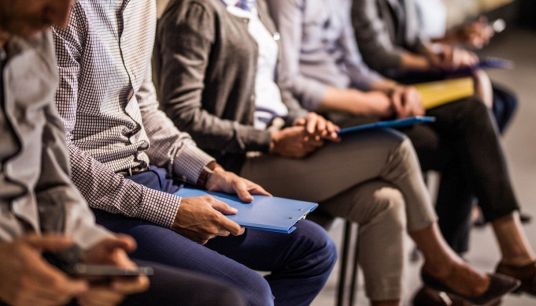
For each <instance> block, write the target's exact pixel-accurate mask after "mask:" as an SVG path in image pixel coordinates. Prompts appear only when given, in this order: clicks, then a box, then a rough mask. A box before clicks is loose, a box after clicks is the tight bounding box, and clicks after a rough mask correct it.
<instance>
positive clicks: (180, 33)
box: [155, 0, 515, 305]
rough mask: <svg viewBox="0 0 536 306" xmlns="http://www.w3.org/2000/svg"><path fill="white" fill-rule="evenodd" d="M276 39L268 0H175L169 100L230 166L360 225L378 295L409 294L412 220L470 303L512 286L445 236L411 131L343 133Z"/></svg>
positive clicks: (169, 109) (169, 108) (161, 50)
mask: <svg viewBox="0 0 536 306" xmlns="http://www.w3.org/2000/svg"><path fill="white" fill-rule="evenodd" d="M284 1H288V0H284ZM289 2H290V1H289ZM329 6H331V4H330V5H328V6H324V7H323V8H322V9H325V7H329ZM279 40H280V35H279V34H278V33H277V32H276V31H275V27H274V24H273V22H272V21H271V18H270V16H269V15H268V11H267V6H266V2H265V1H262V0H258V1H254V0H239V1H236V0H172V1H171V2H170V3H169V5H168V7H167V8H166V10H165V12H164V13H163V15H162V17H161V19H160V22H159V27H158V31H157V39H156V41H157V47H156V67H155V68H156V78H157V83H158V91H159V94H160V103H161V106H162V108H163V109H164V110H165V111H166V113H167V115H168V116H169V117H170V118H171V119H172V120H173V122H174V123H175V125H176V126H177V127H178V128H179V129H181V130H184V131H187V132H189V133H190V135H191V136H192V137H193V138H194V139H195V141H196V143H197V144H198V145H199V146H200V147H202V148H203V149H204V150H206V151H207V152H210V153H211V154H213V155H214V156H216V157H217V160H218V162H219V163H221V164H222V165H224V167H226V168H228V169H233V170H234V171H236V172H237V173H239V174H240V175H241V176H243V177H246V178H248V179H251V180H253V181H256V182H258V183H259V184H262V185H263V186H265V187H266V188H267V190H269V191H270V192H271V193H272V194H273V195H275V196H279V197H287V198H292V199H297V200H304V201H311V202H318V203H320V207H319V209H321V210H323V211H325V212H328V213H329V214H331V215H333V216H338V217H343V218H346V219H348V220H352V221H354V222H357V223H359V224H360V227H359V229H360V239H359V241H360V247H359V250H360V254H359V258H360V262H361V264H362V267H363V272H364V274H365V283H366V290H367V295H368V296H369V298H370V299H371V300H372V301H373V302H374V303H378V302H385V301H391V302H394V303H395V304H398V303H399V302H400V300H401V295H402V278H401V277H402V270H403V266H404V263H405V261H404V257H405V252H404V250H403V249H404V248H403V239H404V232H405V230H406V227H407V229H408V230H409V232H410V234H411V237H412V238H413V239H414V241H415V242H416V243H417V244H418V245H419V247H420V248H421V249H422V250H423V252H424V254H425V258H426V261H427V263H426V264H425V266H424V268H423V271H424V274H426V275H427V276H428V278H427V279H428V280H430V279H435V280H436V282H435V284H436V285H439V284H441V285H442V286H443V287H445V286H446V287H447V288H450V289H447V290H449V291H450V292H456V293H457V294H459V295H461V296H463V297H465V298H466V299H468V300H470V301H474V300H478V301H491V300H494V299H496V298H498V297H500V296H502V295H503V294H504V293H505V292H508V291H509V290H511V289H512V288H513V287H515V284H513V283H511V282H510V281H511V280H510V279H503V278H500V277H499V278H497V277H496V276H487V275H484V274H480V273H479V272H477V271H475V270H474V269H473V268H471V267H470V266H469V265H467V264H466V263H464V262H463V261H462V260H461V259H460V258H458V257H457V256H456V255H455V254H454V253H453V252H452V251H451V250H450V249H449V248H448V247H447V246H446V244H445V242H444V240H443V238H442V237H441V235H440V233H439V229H438V226H437V222H436V221H437V219H436V216H435V213H434V211H433V208H432V205H431V201H430V197H429V195H428V193H427V190H426V187H425V185H424V183H423V179H422V175H421V170H420V168H419V165H418V161H417V156H416V155H415V152H414V150H413V148H412V146H411V143H410V141H409V140H408V139H407V138H405V137H403V136H402V135H401V134H399V133H396V132H394V131H392V130H386V129H372V130H369V131H362V132H355V133H353V134H351V135H347V136H343V137H342V138H339V136H338V134H337V133H338V132H339V128H338V127H337V126H335V125H334V124H333V123H332V122H330V121H328V120H326V119H324V118H323V117H321V116H320V115H318V114H316V113H308V112H307V111H306V110H305V109H303V108H302V107H301V106H300V105H299V103H298V102H297V101H296V100H295V99H294V98H293V96H292V94H291V93H290V92H289V91H288V90H287V88H286V87H285V86H284V84H282V83H281V82H280V81H281V80H280V76H281V75H282V74H283V70H284V69H285V68H286V67H284V66H283V65H282V63H281V61H280V57H279V54H280V52H281V45H280V44H279V43H280V42H279ZM253 205H255V204H253ZM431 267H442V268H445V269H448V271H456V273H452V274H451V273H450V272H447V270H444V271H438V270H434V269H431ZM444 272H446V273H444ZM511 285H514V286H513V287H512V286H511ZM491 288H494V289H491ZM276 304H277V303H276ZM295 305H296V304H295ZM299 305H302V304H299ZM378 305H379V304H378Z"/></svg>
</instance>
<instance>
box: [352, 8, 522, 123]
mask: <svg viewBox="0 0 536 306" xmlns="http://www.w3.org/2000/svg"><path fill="white" fill-rule="evenodd" d="M419 2H420V1H418V0H404V1H399V0H395V1H386V0H353V6H352V22H353V26H354V33H355V37H356V39H357V44H358V45H359V49H360V51H361V53H362V55H363V59H364V61H365V63H366V64H367V65H368V66H369V67H371V68H372V69H374V70H376V71H379V72H381V73H382V74H383V75H386V76H389V77H394V78H396V79H397V80H399V81H401V82H404V83H408V82H409V83H412V82H422V81H427V80H430V79H436V78H444V77H445V76H448V73H446V72H444V70H445V69H446V70H450V69H455V68H459V67H463V66H471V65H474V64H475V63H476V62H478V57H477V56H476V55H475V54H473V53H472V52H469V51H466V50H465V49H463V48H460V47H459V46H460V45H459V44H458V42H467V43H470V44H472V45H473V46H475V47H478V46H481V45H483V44H484V43H485V42H487V41H489V39H490V34H489V33H490V32H491V33H492V30H491V29H490V26H489V25H487V23H486V22H485V20H483V19H481V20H480V21H475V22H473V23H471V24H468V25H467V26H466V27H460V30H458V31H456V32H457V33H459V34H457V35H453V34H450V35H449V36H451V37H452V36H456V37H457V39H454V38H447V37H445V39H444V40H440V41H437V42H436V43H434V41H433V40H431V38H429V37H428V35H427V34H426V33H425V25H424V24H423V23H424V22H425V21H424V20H426V19H425V18H426V16H428V15H430V14H429V11H430V10H433V14H434V15H435V14H440V13H441V10H440V8H443V9H445V8H444V7H442V6H435V7H430V6H431V5H433V3H435V2H436V1H430V3H427V4H426V5H421V6H420V8H421V9H420V10H419V6H418V3H419ZM428 7H430V8H428ZM427 8H428V9H427ZM438 10H439V11H438ZM438 19H440V18H438ZM419 71H420V72H426V73H424V74H422V73H419ZM408 72H409V74H408ZM415 72H417V75H415ZM474 78H475V81H476V89H477V93H478V95H479V97H481V98H482V100H483V101H484V102H485V103H486V105H488V106H489V107H490V108H492V110H493V114H494V116H495V118H496V121H497V124H498V127H499V130H500V131H501V132H503V131H504V130H505V129H506V127H507V126H508V124H509V122H510V121H511V118H512V116H513V114H514V111H515V109H516V106H517V99H516V97H515V95H514V94H513V93H511V92H510V91H509V90H508V89H505V88H504V87H503V86H500V85H497V84H491V82H490V80H489V77H488V75H487V74H486V72H484V71H483V70H476V71H475V72H474Z"/></svg>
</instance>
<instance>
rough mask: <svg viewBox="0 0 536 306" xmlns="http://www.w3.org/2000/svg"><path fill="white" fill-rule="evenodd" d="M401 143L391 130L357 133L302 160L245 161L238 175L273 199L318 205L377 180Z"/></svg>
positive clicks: (268, 158)
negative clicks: (261, 187) (272, 196)
mask: <svg viewBox="0 0 536 306" xmlns="http://www.w3.org/2000/svg"><path fill="white" fill-rule="evenodd" d="M403 140H404V138H403V136H402V135H401V134H399V133H397V132H395V131H392V130H377V131H371V132H363V133H357V134H354V135H350V136H347V137H344V138H343V139H342V141H341V142H339V143H329V144H327V145H325V146H324V147H322V148H320V149H319V150H317V151H316V152H314V153H313V154H311V155H310V156H308V157H306V158H303V159H294V158H283V157H279V156H274V155H268V154H264V155H261V156H259V157H254V158H249V159H248V160H247V161H246V162H245V164H244V166H243V167H242V171H241V173H240V174H241V175H242V176H244V177H246V178H248V179H251V180H253V181H254V182H256V183H258V184H260V185H261V186H263V187H264V188H266V189H267V190H268V191H269V192H271V193H272V194H274V195H277V196H284V197H290V198H296V199H301V200H309V201H315V202H322V201H324V200H327V199H329V198H331V197H333V196H335V195H337V194H339V193H340V192H342V191H344V190H347V189H349V188H351V187H353V186H355V185H358V184H360V183H362V182H364V181H367V180H370V179H375V178H378V177H379V176H380V175H381V174H382V171H383V170H384V168H385V165H386V163H387V161H388V159H389V157H390V155H391V153H392V152H393V151H395V150H396V149H397V148H398V147H399V146H400V145H401V143H402V142H403Z"/></svg>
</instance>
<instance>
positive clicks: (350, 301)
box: [308, 208, 359, 306]
mask: <svg viewBox="0 0 536 306" xmlns="http://www.w3.org/2000/svg"><path fill="white" fill-rule="evenodd" d="M308 219H309V220H311V221H313V222H315V223H317V224H319V225H320V226H322V227H323V228H324V229H326V230H329V229H330V228H331V226H332V224H333V221H334V220H335V218H334V217H332V216H331V215H330V214H329V213H327V212H325V211H322V209H321V208H319V209H317V210H315V211H314V212H313V213H311V214H309V216H308ZM354 237H355V238H354ZM352 239H354V240H355V241H354V242H353V243H352ZM352 245H353V246H354V250H353V253H352V254H351V252H350V248H351V246H352ZM358 247H359V235H358V225H357V224H355V223H353V222H351V221H347V220H345V221H344V232H343V235H342V246H341V251H340V254H339V278H338V280H337V295H336V299H335V305H337V306H345V305H347V306H353V305H354V304H355V302H356V301H357V295H356V294H357V290H356V289H357V285H358V278H357V276H358V266H359V265H358V260H359V258H358V255H359V254H358ZM352 255H353V261H352V271H351V274H350V279H348V266H349V264H348V260H349V258H350V256H352ZM348 282H349V284H348ZM346 289H349V290H348V291H347V290H346ZM345 302H346V303H345Z"/></svg>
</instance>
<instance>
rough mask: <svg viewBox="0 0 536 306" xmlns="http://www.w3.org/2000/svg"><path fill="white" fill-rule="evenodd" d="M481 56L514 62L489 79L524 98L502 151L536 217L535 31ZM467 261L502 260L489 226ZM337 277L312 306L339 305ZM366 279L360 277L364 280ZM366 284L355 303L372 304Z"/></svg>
mask: <svg viewBox="0 0 536 306" xmlns="http://www.w3.org/2000/svg"><path fill="white" fill-rule="evenodd" d="M482 53H483V55H487V56H495V57H500V58H506V59H510V60H513V61H514V62H515V69H513V70H497V71H490V74H491V76H492V78H493V80H495V81H497V82H499V83H501V84H504V85H507V86H508V87H509V88H511V89H512V90H513V91H515V92H516V93H517V94H518V96H519V100H520V107H519V111H518V113H517V117H516V118H515V121H514V123H513V125H512V126H511V127H510V129H509V130H508V132H507V133H506V136H505V137H504V140H503V146H504V149H505V151H506V156H507V159H508V162H509V167H510V173H511V175H512V179H513V181H514V186H515V190H516V192H517V195H518V198H519V201H520V203H521V204H522V205H523V209H524V210H525V211H526V212H528V213H530V214H531V215H532V216H534V217H536V193H535V190H536V137H535V133H536V101H534V100H536V99H534V97H535V96H536V60H535V58H536V32H534V31H532V32H531V31H528V30H522V29H511V30H508V31H506V33H503V34H501V36H499V37H497V38H496V39H495V40H494V41H493V43H492V45H490V46H488V47H487V48H486V49H485V50H484V51H483V52H482ZM342 229H343V223H342V222H341V221H337V222H336V224H335V225H334V227H333V229H332V230H331V232H330V234H331V236H332V237H333V239H334V240H335V241H336V242H337V243H340V240H341V235H342ZM525 229H526V231H527V234H528V236H529V239H530V241H531V243H532V245H533V246H535V247H536V220H535V221H533V223H532V224H531V225H528V226H526V227H525ZM408 252H409V251H408ZM466 259H467V260H468V261H469V262H471V263H472V264H473V265H474V266H476V267H477V268H479V269H481V270H482V271H491V270H492V269H494V267H495V264H496V263H497V262H498V260H499V252H498V248H497V245H496V243H495V240H494V237H493V235H492V232H491V230H490V228H489V227H486V228H484V229H475V230H473V232H472V236H471V251H470V252H469V253H468V254H467V256H466ZM419 267H420V263H410V264H409V269H407V270H406V276H405V280H406V281H405V284H404V286H405V299H404V301H405V304H404V305H411V303H410V299H411V295H412V294H413V292H415V290H416V289H417V288H418V287H419V286H420V281H419V279H418V277H417V275H418V270H419ZM337 272H338V267H336V268H335V270H334V272H333V273H332V275H331V278H330V279H329V281H328V284H327V285H326V287H325V288H324V290H323V291H322V292H321V294H320V295H319V296H318V297H317V299H316V300H315V301H314V302H313V304H312V305H313V306H328V305H334V304H335V302H334V301H335V292H336V287H335V286H336V279H337ZM362 279H363V278H362V277H361V278H360V280H362ZM362 285H363V284H362V282H361V283H360V288H359V290H358V303H356V304H357V305H368V302H367V300H366V298H365V297H364V295H363V288H362ZM502 305H507V306H528V305H536V298H529V297H528V296H521V297H516V296H509V297H507V298H506V299H505V300H504V302H503V304H502Z"/></svg>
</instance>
